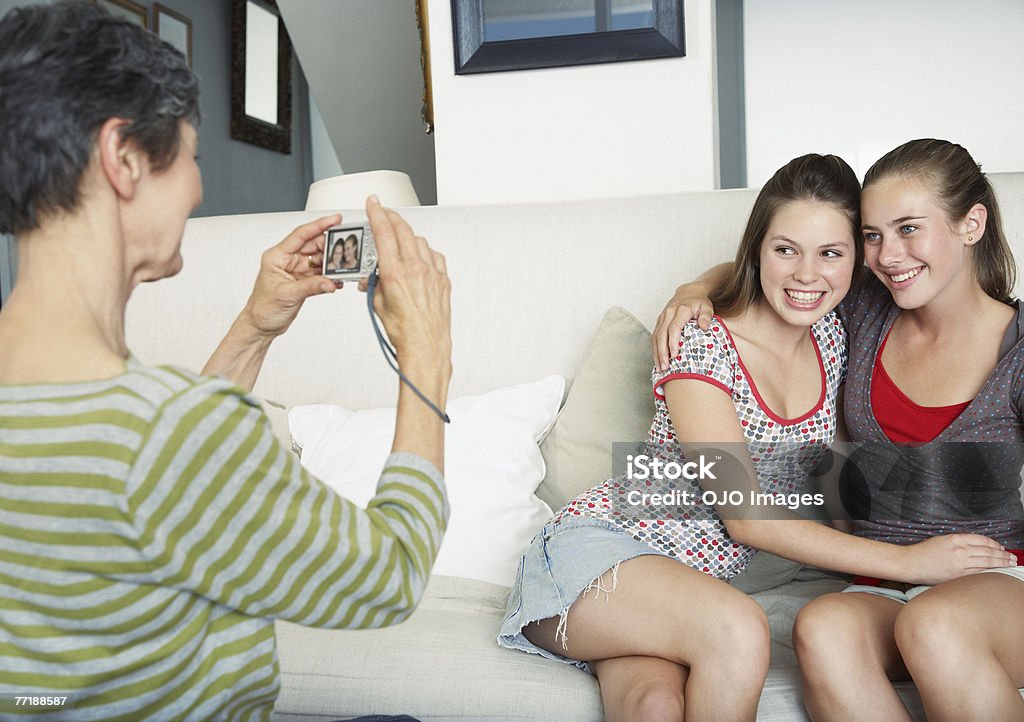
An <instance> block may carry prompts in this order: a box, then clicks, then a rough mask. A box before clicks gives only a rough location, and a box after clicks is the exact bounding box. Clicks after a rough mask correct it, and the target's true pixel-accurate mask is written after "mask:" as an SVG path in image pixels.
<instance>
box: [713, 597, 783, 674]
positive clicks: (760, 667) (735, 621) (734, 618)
mask: <svg viewBox="0 0 1024 722" xmlns="http://www.w3.org/2000/svg"><path fill="white" fill-rule="evenodd" d="M721 619H723V620H725V621H724V623H723V624H722V627H721V629H717V630H712V634H713V636H714V638H715V644H714V645H713V646H712V647H711V649H709V651H713V652H714V653H715V654H716V656H717V657H718V662H717V664H716V665H715V666H716V667H728V668H729V669H731V670H732V671H734V672H735V673H736V674H739V675H744V676H745V675H751V674H753V675H756V674H759V673H763V674H767V672H768V665H769V662H770V658H771V629H770V628H769V626H768V617H767V616H766V615H765V613H764V610H763V609H761V606H760V605H759V604H758V603H757V602H755V601H754V600H753V599H751V598H750V597H747V596H742V597H738V598H737V599H736V600H730V603H729V607H728V609H726V610H723V612H722V615H721Z"/></svg>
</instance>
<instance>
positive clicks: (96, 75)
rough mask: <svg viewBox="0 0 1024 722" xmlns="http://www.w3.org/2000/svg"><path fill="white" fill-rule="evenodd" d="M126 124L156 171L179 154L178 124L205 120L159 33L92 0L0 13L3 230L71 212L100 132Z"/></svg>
mask: <svg viewBox="0 0 1024 722" xmlns="http://www.w3.org/2000/svg"><path fill="white" fill-rule="evenodd" d="M109 118H124V119H125V120H127V121H129V123H128V124H127V125H126V126H125V127H124V129H123V130H122V131H121V134H122V137H123V138H125V139H126V140H131V141H133V142H135V143H137V144H138V147H139V148H141V149H142V150H143V151H144V152H145V153H146V155H147V156H148V157H149V160H150V163H151V164H152V166H153V168H154V170H157V171H159V170H163V169H164V168H166V167H167V166H168V165H170V164H171V162H172V161H173V160H174V158H175V157H176V156H177V154H178V148H179V146H180V143H181V132H180V131H181V128H180V126H181V121H182V120H187V121H189V122H191V123H192V124H194V125H197V124H198V123H199V83H198V81H197V79H196V77H195V75H193V74H192V71H191V70H190V69H189V67H188V65H187V63H186V62H185V58H184V56H183V55H182V54H181V53H180V52H178V51H177V50H175V49H174V48H173V47H172V46H171V45H170V44H168V43H166V42H164V41H163V40H161V39H160V38H158V37H157V36H156V35H154V34H153V33H150V32H147V31H146V30H143V29H142V28H141V27H139V26H138V25H134V24H133V23H131V22H130V21H128V20H126V19H123V18H118V17H115V16H113V15H111V14H110V13H108V12H107V11H106V10H104V9H102V8H100V7H98V6H97V5H95V4H93V3H90V2H87V1H86V0H65V1H64V2H58V3H55V4H53V5H32V6H28V7H22V8H15V9H13V10H11V11H10V12H8V13H7V14H6V15H5V16H4V17H3V18H2V19H0V232H3V233H14V234H18V233H22V232H25V231H30V230H34V229H36V228H38V227H39V225H40V223H41V222H42V220H43V219H44V218H45V217H47V216H48V215H51V214H54V213H57V212H61V211H73V210H74V209H75V208H76V207H77V205H78V202H79V200H80V192H81V181H82V175H83V173H84V172H85V169H86V168H87V167H88V165H89V161H90V158H91V156H92V150H93V146H94V144H95V142H96V135H97V133H98V131H99V129H100V127H101V126H102V125H103V123H104V122H106V121H107V120H108V119H109Z"/></svg>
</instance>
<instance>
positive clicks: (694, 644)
mask: <svg viewBox="0 0 1024 722" xmlns="http://www.w3.org/2000/svg"><path fill="white" fill-rule="evenodd" d="M601 586H602V587H604V588H605V589H608V588H611V586H612V574H611V572H609V573H606V574H605V575H604V576H603V577H602V579H601ZM558 626H559V618H558V617H551V618H549V619H545V620H541V621H540V622H535V623H533V624H530V625H527V626H526V627H525V628H524V629H523V634H524V636H526V638H527V639H529V640H530V641H531V642H533V643H534V644H536V645H537V646H539V647H543V648H544V649H547V650H549V651H552V652H555V653H556V654H561V655H565V656H568V657H572V658H573V659H581V660H586V661H588V662H591V663H595V662H598V661H600V660H608V659H612V658H615V657H658V658H660V659H662V660H666V661H668V662H672V663H673V664H675V665H680V666H685V667H687V668H689V670H690V672H689V677H688V679H687V681H686V688H685V691H684V695H685V709H686V718H687V719H694V720H744V719H749V720H753V719H754V718H755V716H756V714H757V702H758V699H759V698H760V694H761V688H762V687H763V685H764V679H765V676H766V675H767V674H768V661H769V655H770V636H769V631H768V620H767V618H766V617H765V614H764V612H763V611H762V610H761V608H760V607H759V606H758V605H757V602H755V601H754V600H753V599H751V598H750V597H748V596H747V595H745V594H743V593H742V592H739V591H737V590H736V589H733V588H732V587H730V586H729V585H728V584H726V583H725V582H722V581H720V580H718V579H714V578H712V577H709V576H707V575H706V574H702V573H701V572H698V571H695V570H693V569H691V568H690V567H688V566H686V565H685V564H681V563H679V562H677V561H675V560H673V559H669V558H667V557H662V556H653V555H648V556H641V557H636V558H635V559H630V560H629V561H625V562H623V563H622V564H621V565H620V566H619V569H618V574H617V584H616V586H615V590H614V591H613V592H611V593H608V594H606V593H604V592H596V591H590V592H588V593H587V594H585V595H581V596H580V598H579V599H577V600H576V602H575V603H574V604H573V605H572V606H571V607H570V608H569V613H568V617H567V620H566V626H565V638H564V642H565V646H564V647H563V639H562V637H561V636H560V635H559V634H558ZM605 667H606V668H609V667H610V668H612V669H616V671H617V666H610V665H605ZM595 671H596V667H595ZM624 674H629V673H628V672H627V673H624ZM669 677H671V675H667V674H664V675H661V677H660V679H663V680H664V679H666V678H669ZM600 679H601V677H600V673H598V680H599V681H600ZM612 706H613V707H614V708H615V709H616V710H618V709H619V707H618V706H617V705H616V704H615V703H613V705H612ZM626 714H627V716H628V715H629V711H628V710H626ZM629 718H630V719H642V717H640V716H637V714H635V713H633V714H632V716H630V717H629Z"/></svg>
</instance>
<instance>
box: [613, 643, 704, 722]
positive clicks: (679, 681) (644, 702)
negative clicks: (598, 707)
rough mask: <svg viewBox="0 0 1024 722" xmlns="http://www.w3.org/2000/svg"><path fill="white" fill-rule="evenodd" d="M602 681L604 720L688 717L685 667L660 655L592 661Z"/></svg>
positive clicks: (670, 721)
mask: <svg viewBox="0 0 1024 722" xmlns="http://www.w3.org/2000/svg"><path fill="white" fill-rule="evenodd" d="M593 669H594V674H596V675H597V679H598V682H600V683H601V700H602V701H603V702H604V719H605V722H620V721H621V722H635V720H645V722H662V721H664V722H678V720H683V719H685V717H684V703H683V688H684V687H685V686H686V678H687V677H688V676H689V672H688V670H687V669H686V667H684V666H682V665H679V664H676V663H674V662H669V661H668V660H665V659H661V658H660V657H612V658H611V659H602V660H599V661H596V662H594V663H593Z"/></svg>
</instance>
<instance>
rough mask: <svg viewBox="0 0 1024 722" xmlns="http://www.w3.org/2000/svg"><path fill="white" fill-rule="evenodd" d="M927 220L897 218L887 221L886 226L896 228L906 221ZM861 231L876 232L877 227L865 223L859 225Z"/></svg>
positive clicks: (905, 217) (909, 217) (921, 219)
mask: <svg viewBox="0 0 1024 722" xmlns="http://www.w3.org/2000/svg"><path fill="white" fill-rule="evenodd" d="M927 219H928V216H903V217H901V218H897V219H895V220H892V221H889V222H888V223H887V224H886V225H888V226H889V228H892V227H893V226H898V225H899V224H901V223H906V222H907V221H924V220H927ZM861 229H862V230H872V231H877V230H878V226H872V225H868V224H867V223H865V224H863V225H861Z"/></svg>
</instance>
